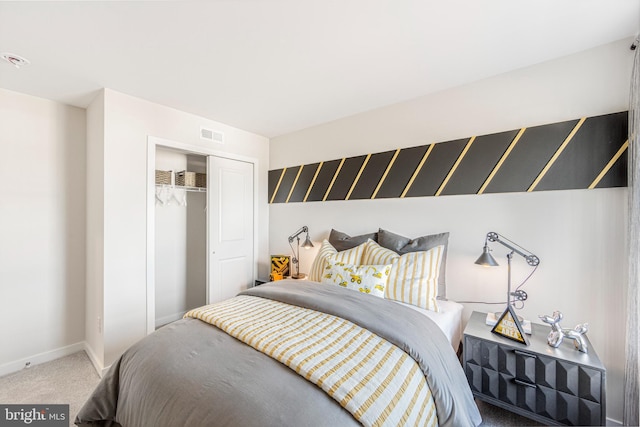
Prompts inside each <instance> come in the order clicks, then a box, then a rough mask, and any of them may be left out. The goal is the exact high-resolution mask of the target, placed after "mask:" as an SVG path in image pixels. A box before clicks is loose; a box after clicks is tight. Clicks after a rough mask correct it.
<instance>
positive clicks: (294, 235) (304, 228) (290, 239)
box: [289, 225, 309, 243]
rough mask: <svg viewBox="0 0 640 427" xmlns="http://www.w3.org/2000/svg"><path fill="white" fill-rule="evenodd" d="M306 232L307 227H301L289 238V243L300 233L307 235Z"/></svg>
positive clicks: (307, 230)
mask: <svg viewBox="0 0 640 427" xmlns="http://www.w3.org/2000/svg"><path fill="white" fill-rule="evenodd" d="M308 232H309V227H307V226H306V225H303V226H302V227H300V229H299V230H298V231H296V232H295V233H293V234H292V235H291V236H289V243H291V242H293V239H295V238H296V237H298V236H299V235H301V234H302V233H308Z"/></svg>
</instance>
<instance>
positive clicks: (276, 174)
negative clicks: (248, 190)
mask: <svg viewBox="0 0 640 427" xmlns="http://www.w3.org/2000/svg"><path fill="white" fill-rule="evenodd" d="M281 174H282V169H275V170H271V171H269V184H268V191H269V201H271V197H273V192H274V191H275V189H276V185H278V180H279V179H280V175H281Z"/></svg>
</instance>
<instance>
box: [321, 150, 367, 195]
mask: <svg viewBox="0 0 640 427" xmlns="http://www.w3.org/2000/svg"><path fill="white" fill-rule="evenodd" d="M365 158H366V156H358V157H349V158H347V159H345V161H344V164H343V165H342V169H340V173H338V177H337V178H336V181H335V182H334V184H333V187H331V191H330V192H329V196H328V197H327V200H344V199H345V198H346V197H347V194H348V193H349V190H350V189H351V185H353V181H354V179H355V178H356V176H357V175H358V172H359V171H360V167H361V166H362V164H363V163H364V159H365Z"/></svg>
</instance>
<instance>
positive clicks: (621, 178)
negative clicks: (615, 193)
mask: <svg viewBox="0 0 640 427" xmlns="http://www.w3.org/2000/svg"><path fill="white" fill-rule="evenodd" d="M628 161H629V157H628V150H625V152H624V153H622V155H621V156H620V158H619V159H618V160H617V161H616V162H615V163H614V164H613V166H612V167H611V169H609V171H608V172H607V173H606V175H605V176H604V177H603V178H602V179H601V180H600V182H599V183H598V185H596V188H610V187H626V186H627V185H628V184H627V162H628Z"/></svg>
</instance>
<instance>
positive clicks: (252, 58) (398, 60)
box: [0, 0, 640, 137]
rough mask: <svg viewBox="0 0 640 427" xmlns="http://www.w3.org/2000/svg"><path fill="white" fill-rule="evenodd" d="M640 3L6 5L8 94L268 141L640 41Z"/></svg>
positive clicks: (426, 0) (0, 11)
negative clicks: (113, 101) (124, 106)
mask: <svg viewBox="0 0 640 427" xmlns="http://www.w3.org/2000/svg"><path fill="white" fill-rule="evenodd" d="M639 30H640V1H637V0H537V1H525V0H482V1H478V0H446V1H442V0H438V1H435V0H317V1H310V0H212V1H206V2H205V1H161V2H151V1H129V2H127V1H124V2H120V1H106V2H99V1H86V2H85V1H73V2H57V1H45V2H31V1H25V2H5V1H1V2H0V52H11V53H15V54H18V55H21V56H24V57H26V58H27V59H29V60H30V61H31V65H29V66H27V67H23V68H21V69H19V70H18V69H16V68H14V67H12V66H11V65H10V64H8V63H6V62H4V61H2V63H0V87H2V88H5V89H9V90H14V91H18V92H23V93H27V94H31V95H35V96H39V97H43V98H48V99H52V100H55V101H59V102H62V103H66V104H71V105H75V106H79V107H86V106H87V105H88V104H89V103H90V102H91V100H92V98H93V96H95V94H96V92H97V91H98V90H99V89H100V88H103V87H106V88H110V89H113V90H116V91H119V92H123V93H126V94H129V95H133V96H136V97H139V98H143V99H146V100H149V101H152V102H156V103H159V104H163V105H167V106H171V107H174V108H177V109H179V110H183V111H187V112H190V113H194V114H198V115H200V116H203V117H206V118H209V119H212V120H216V121H219V122H222V123H225V124H228V125H231V126H235V127H238V128H241V129H244V130H247V131H251V132H254V133H257V134H260V135H263V136H266V137H274V136H278V135H282V134H286V133H290V132H293V131H296V130H299V129H303V128H306V127H309V126H313V125H317V124H320V123H324V122H328V121H332V120H335V119H338V118H341V117H346V116H349V115H353V114H356V113H359V112H363V111H367V110H371V109H375V108H378V107H382V106H385V105H390V104H394V103H398V102H401V101H405V100H409V99H412V98H416V97H419V96H423V95H427V94H429V93H432V92H435V91H439V90H443V89H445V88H450V87H454V86H459V85H462V84H465V83H469V82H472V81H476V80H480V79H483V78H486V77H489V76H492V75H496V74H500V73H504V72H508V71H510V70H514V69H517V68H522V67H526V66H528V65H532V64H536V63H540V62H543V61H547V60H550V59H553V58H557V57H561V56H565V55H569V54H572V53H575V52H579V51H582V50H586V49H589V48H592V47H595V46H599V45H602V44H606V43H609V42H613V41H616V40H620V39H623V38H626V37H630V36H635V35H636V34H637V33H638V31H639Z"/></svg>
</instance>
